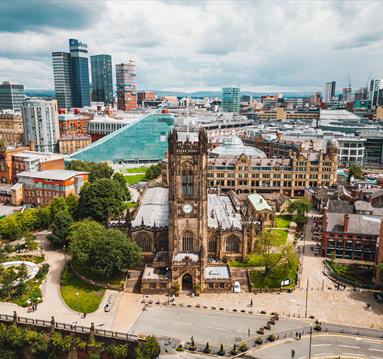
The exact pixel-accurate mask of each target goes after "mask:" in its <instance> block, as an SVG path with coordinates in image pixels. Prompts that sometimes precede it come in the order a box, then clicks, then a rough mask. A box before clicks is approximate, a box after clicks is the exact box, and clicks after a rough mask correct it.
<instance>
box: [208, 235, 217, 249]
mask: <svg viewBox="0 0 383 359" xmlns="http://www.w3.org/2000/svg"><path fill="white" fill-rule="evenodd" d="M208 250H209V252H215V251H216V250H217V239H216V238H210V240H209V244H208Z"/></svg>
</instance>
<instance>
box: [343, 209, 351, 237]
mask: <svg viewBox="0 0 383 359" xmlns="http://www.w3.org/2000/svg"><path fill="white" fill-rule="evenodd" d="M349 221H350V217H349V215H348V213H346V214H345V215H344V221H343V232H345V233H346V232H347V231H348V223H349Z"/></svg>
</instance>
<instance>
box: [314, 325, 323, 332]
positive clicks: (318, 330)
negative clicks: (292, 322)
mask: <svg viewBox="0 0 383 359" xmlns="http://www.w3.org/2000/svg"><path fill="white" fill-rule="evenodd" d="M314 330H316V331H317V332H320V331H321V330H322V327H321V325H320V324H316V325H315V326H314Z"/></svg>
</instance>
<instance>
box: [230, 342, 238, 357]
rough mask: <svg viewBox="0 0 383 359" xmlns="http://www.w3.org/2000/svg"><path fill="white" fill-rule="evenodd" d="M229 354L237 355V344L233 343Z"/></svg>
mask: <svg viewBox="0 0 383 359" xmlns="http://www.w3.org/2000/svg"><path fill="white" fill-rule="evenodd" d="M230 354H231V355H237V354H238V348H237V344H234V345H233V349H231V351H230Z"/></svg>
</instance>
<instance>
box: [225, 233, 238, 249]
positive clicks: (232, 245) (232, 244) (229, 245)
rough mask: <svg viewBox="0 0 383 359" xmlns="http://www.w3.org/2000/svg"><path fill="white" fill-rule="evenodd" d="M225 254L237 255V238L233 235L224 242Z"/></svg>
mask: <svg viewBox="0 0 383 359" xmlns="http://www.w3.org/2000/svg"><path fill="white" fill-rule="evenodd" d="M226 252H233V253H239V238H238V237H237V236H235V235H231V236H229V238H228V239H227V240H226Z"/></svg>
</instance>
